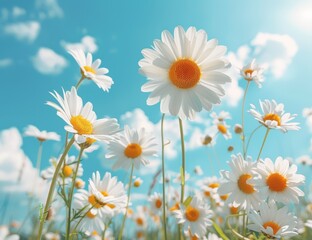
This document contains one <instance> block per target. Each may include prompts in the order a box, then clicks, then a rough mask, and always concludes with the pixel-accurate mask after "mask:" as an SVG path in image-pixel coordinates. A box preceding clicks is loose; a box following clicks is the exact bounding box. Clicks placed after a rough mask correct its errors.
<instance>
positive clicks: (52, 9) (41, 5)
mask: <svg viewBox="0 0 312 240" xmlns="http://www.w3.org/2000/svg"><path fill="white" fill-rule="evenodd" d="M36 7H37V8H38V10H39V11H40V15H39V16H40V18H42V19H44V18H61V17H63V15H64V13H63V10H62V8H61V7H60V6H59V4H58V1H57V0H37V1H36Z"/></svg>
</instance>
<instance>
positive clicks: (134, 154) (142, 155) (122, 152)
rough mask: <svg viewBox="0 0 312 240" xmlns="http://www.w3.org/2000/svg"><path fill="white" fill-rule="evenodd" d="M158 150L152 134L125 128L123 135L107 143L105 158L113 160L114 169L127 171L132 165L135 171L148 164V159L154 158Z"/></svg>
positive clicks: (142, 130) (142, 129) (143, 130)
mask: <svg viewBox="0 0 312 240" xmlns="http://www.w3.org/2000/svg"><path fill="white" fill-rule="evenodd" d="M157 151H158V149H157V144H156V142H155V138H154V136H153V135H152V134H148V133H146V132H145V129H144V128H141V129H139V130H135V129H130V128H129V127H128V126H125V130H124V132H123V133H120V134H118V135H116V137H115V138H114V139H113V140H112V141H110V142H109V143H108V146H107V154H106V155H105V157H106V158H111V159H115V160H116V162H115V164H114V165H113V168H114V169H117V168H124V169H129V168H130V167H131V165H132V164H134V167H135V168H136V169H139V168H140V166H141V164H142V165H143V166H145V165H147V164H149V160H148V158H150V157H152V156H156V153H157Z"/></svg>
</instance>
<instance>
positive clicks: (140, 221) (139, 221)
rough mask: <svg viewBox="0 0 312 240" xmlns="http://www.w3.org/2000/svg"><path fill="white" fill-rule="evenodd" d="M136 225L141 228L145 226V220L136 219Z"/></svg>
mask: <svg viewBox="0 0 312 240" xmlns="http://www.w3.org/2000/svg"><path fill="white" fill-rule="evenodd" d="M136 223H137V224H138V225H139V226H143V224H144V220H143V219H142V218H140V217H138V218H137V219H136Z"/></svg>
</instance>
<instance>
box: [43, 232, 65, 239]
mask: <svg viewBox="0 0 312 240" xmlns="http://www.w3.org/2000/svg"><path fill="white" fill-rule="evenodd" d="M44 239H45V240H61V235H60V234H59V233H53V232H48V233H46V234H45V235H44Z"/></svg>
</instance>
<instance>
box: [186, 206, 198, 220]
mask: <svg viewBox="0 0 312 240" xmlns="http://www.w3.org/2000/svg"><path fill="white" fill-rule="evenodd" d="M199 215H200V213H199V211H198V210H197V209H196V208H193V207H191V206H188V207H187V208H186V210H185V217H186V219H187V220H189V221H190V222H195V221H196V220H197V219H198V218H199Z"/></svg>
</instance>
